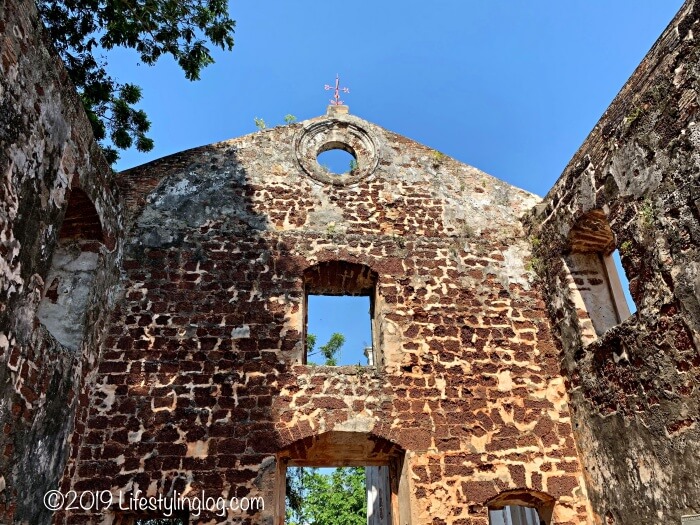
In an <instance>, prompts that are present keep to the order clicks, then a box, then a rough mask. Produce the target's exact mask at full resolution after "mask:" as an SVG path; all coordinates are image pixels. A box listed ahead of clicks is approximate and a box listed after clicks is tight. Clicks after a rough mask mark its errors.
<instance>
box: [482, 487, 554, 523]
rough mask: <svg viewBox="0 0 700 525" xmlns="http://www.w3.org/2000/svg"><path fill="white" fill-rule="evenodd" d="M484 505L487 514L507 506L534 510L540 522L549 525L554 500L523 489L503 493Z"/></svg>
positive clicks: (539, 492) (545, 495)
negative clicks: (487, 511)
mask: <svg viewBox="0 0 700 525" xmlns="http://www.w3.org/2000/svg"><path fill="white" fill-rule="evenodd" d="M485 505H486V507H487V508H488V510H489V514H490V511H492V510H501V509H503V508H505V507H509V506H510V507H513V506H515V507H526V508H531V509H535V510H536V511H537V515H538V516H539V518H540V520H541V521H542V522H544V524H545V525H549V524H550V523H551V522H552V515H553V513H554V506H555V505H556V499H554V497H553V496H550V495H549V494H547V493H546V492H541V491H538V490H532V489H525V488H523V489H514V490H506V491H503V492H501V493H500V494H498V495H496V496H494V497H493V498H491V499H489V500H488V501H486V503H485ZM490 522H491V521H490V518H489V523H490Z"/></svg>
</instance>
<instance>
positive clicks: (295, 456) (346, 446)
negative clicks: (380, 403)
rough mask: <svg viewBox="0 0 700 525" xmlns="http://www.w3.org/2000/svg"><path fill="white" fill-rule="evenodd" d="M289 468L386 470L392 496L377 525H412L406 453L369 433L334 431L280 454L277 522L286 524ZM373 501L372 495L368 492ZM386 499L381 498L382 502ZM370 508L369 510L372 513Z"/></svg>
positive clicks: (277, 474)
mask: <svg viewBox="0 0 700 525" xmlns="http://www.w3.org/2000/svg"><path fill="white" fill-rule="evenodd" d="M289 467H320V468H334V467H366V468H374V467H379V468H381V467H386V469H385V470H384V471H383V472H384V473H385V474H383V475H386V477H387V479H386V482H385V486H386V487H388V490H389V491H390V494H389V495H388V497H386V498H384V499H385V501H388V506H389V508H388V511H389V512H388V513H387V515H386V516H384V519H383V520H373V521H372V524H373V525H398V524H399V523H400V524H401V525H411V523H412V516H411V501H410V500H411V497H412V494H411V492H410V479H409V478H410V475H409V467H408V459H407V454H406V451H405V450H404V449H403V448H401V447H400V446H398V445H396V444H395V443H392V442H390V441H387V440H385V439H383V438H380V437H378V436H376V435H372V434H370V433H367V432H344V431H330V432H325V433H323V434H316V435H312V436H309V437H307V438H304V439H300V440H298V441H296V442H294V443H292V444H291V445H289V446H288V447H286V448H285V449H283V450H281V451H280V452H278V453H277V455H276V469H275V470H276V483H275V485H274V486H275V501H274V509H275V511H274V514H275V518H274V523H276V524H278V525H284V524H285V523H286V485H287V469H288V468H289ZM367 498H368V502H369V493H367ZM380 499H382V498H377V500H376V501H379V500H380ZM369 512H370V509H369V508H368V513H369Z"/></svg>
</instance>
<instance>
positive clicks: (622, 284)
mask: <svg viewBox="0 0 700 525" xmlns="http://www.w3.org/2000/svg"><path fill="white" fill-rule="evenodd" d="M612 260H613V264H614V267H615V270H616V272H615V273H616V275H615V276H614V277H613V276H611V277H610V285H611V287H613V288H614V287H615V286H619V288H620V290H621V291H622V297H616V302H617V303H623V302H624V304H625V305H626V306H627V309H625V308H624V307H623V308H619V307H618V310H620V311H621V314H620V317H621V319H620V321H624V320H625V319H626V318H627V317H629V316H630V315H632V314H634V313H635V312H636V311H637V305H636V304H634V299H632V294H631V293H630V282H629V279H627V274H626V273H625V269H624V267H623V266H622V260H621V259H620V250H617V249H616V250H615V251H613V252H612ZM608 272H609V273H610V270H609V271H608ZM616 281H617V282H616ZM615 292H616V291H615V290H613V295H615ZM618 295H619V293H618Z"/></svg>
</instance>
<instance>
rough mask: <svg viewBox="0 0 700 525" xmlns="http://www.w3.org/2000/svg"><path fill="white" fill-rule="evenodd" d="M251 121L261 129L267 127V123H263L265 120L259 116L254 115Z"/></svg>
mask: <svg viewBox="0 0 700 525" xmlns="http://www.w3.org/2000/svg"><path fill="white" fill-rule="evenodd" d="M253 122H255V127H256V128H258V129H259V130H261V131H262V130H263V129H265V128H266V127H267V124H265V121H264V120H263V119H261V118H260V117H255V118H254V119H253Z"/></svg>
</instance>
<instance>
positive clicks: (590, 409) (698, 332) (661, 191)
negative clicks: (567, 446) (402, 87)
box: [530, 1, 700, 525]
mask: <svg viewBox="0 0 700 525" xmlns="http://www.w3.org/2000/svg"><path fill="white" fill-rule="evenodd" d="M699 21H700V3H698V2H696V1H688V2H686V4H685V5H684V6H683V8H682V9H681V11H680V12H679V13H678V15H677V16H676V18H675V19H674V20H673V22H672V23H671V24H670V26H669V27H668V28H667V30H666V31H665V32H664V33H663V35H662V36H661V37H660V39H659V40H658V41H657V43H656V44H655V45H654V47H653V48H652V49H651V51H650V52H649V54H648V55H647V57H646V58H645V59H644V60H643V61H642V63H641V64H640V66H639V67H638V69H637V70H636V71H635V73H634V75H633V76H632V77H631V78H630V80H629V81H628V82H627V84H626V85H625V86H624V88H623V89H622V91H621V92H620V94H619V95H618V96H617V98H616V99H615V100H614V101H613V103H612V104H611V106H610V107H609V108H608V110H607V111H606V113H605V114H604V115H603V117H602V118H601V120H600V121H599V122H598V124H597V125H596V127H595V128H594V130H593V131H592V132H591V134H590V135H589V137H588V138H587V139H586V141H585V142H584V144H583V145H582V147H581V148H580V149H579V151H578V152H577V153H576V154H575V156H574V158H573V159H572V160H571V162H570V163H569V165H568V166H567V168H566V170H565V171H564V173H563V174H562V176H561V178H560V179H559V180H558V182H557V183H556V184H555V186H554V187H553V189H552V190H551V191H550V192H549V194H548V195H547V197H546V198H545V199H544V201H543V203H542V204H540V205H538V206H537V207H536V209H535V211H534V212H533V213H532V215H531V217H530V233H531V235H532V240H533V242H534V245H535V247H536V249H535V255H536V257H535V262H536V266H538V267H539V270H540V274H541V276H542V280H543V285H544V287H545V290H546V297H547V303H548V305H549V311H550V315H551V317H552V320H553V326H554V327H555V333H556V334H557V339H558V343H559V344H560V345H561V347H562V349H563V354H564V360H563V365H564V369H565V371H566V373H567V389H568V392H569V396H570V398H571V405H572V411H573V416H572V417H573V420H574V428H575V431H576V435H577V441H578V444H579V447H580V450H581V457H582V458H583V461H584V466H585V470H586V478H587V485H588V490H589V496H590V499H591V503H592V506H593V508H594V510H595V511H596V515H597V518H596V519H597V521H596V522H597V523H606V524H617V525H622V524H630V525H631V524H645V525H656V524H660V523H680V519H681V516H682V515H687V514H700V507H699V506H698V501H700V485H699V484H698V482H697V476H696V473H697V472H698V471H699V470H700V427H699V426H698V413H699V408H700V407H699V401H700V391H699V390H698V378H699V377H700V356H699V354H698V350H699V344H700V302H699V301H700V299H699V298H700V248H699V247H700V224H699V223H700V200H699V199H700V191H699V190H700V177H699V175H698V173H699V172H700V162H699V161H700V156H699V146H700V129H698V122H697V119H698V93H699V92H700V84H699V80H700V77H699V75H700V66H699V64H700V47H699V46H698V40H697V39H698V34H700V23H699ZM606 222H607V223H608V224H609V227H610V229H611V232H612V234H613V235H612V236H609V238H606V237H605V233H604V231H603V230H605V229H606V228H607V226H606V225H605V223H606ZM581 232H583V233H581ZM601 239H603V241H604V242H610V243H611V244H610V245H609V246H606V247H602V246H598V247H597V248H595V247H594V248H591V247H590V245H595V244H596V243H599V241H600V240H601ZM586 243H588V244H589V250H590V251H592V252H596V251H598V252H600V253H599V254H602V255H605V253H604V252H609V251H610V249H612V248H614V247H616V248H618V249H619V252H620V254H621V259H622V264H623V266H624V268H625V271H626V274H627V276H628V278H629V280H630V289H631V292H632V295H633V297H634V302H635V303H636V306H637V313H635V314H634V315H632V316H631V317H630V318H628V319H626V320H624V321H623V322H621V323H619V324H617V325H616V326H614V327H612V328H610V329H608V330H607V331H604V333H602V334H600V336H598V337H596V336H595V335H593V336H591V333H590V330H588V329H587V324H588V322H589V317H590V316H591V315H593V316H595V315H597V314H596V313H594V312H586V311H585V309H583V308H582V305H581V303H579V304H578V305H577V304H576V302H575V301H574V299H573V297H572V295H571V294H570V290H571V289H572V287H579V288H582V287H585V286H588V284H591V283H590V282H588V283H586V282H584V279H585V278H587V279H588V280H589V281H590V280H591V278H592V279H593V284H598V283H600V279H599V276H597V275H593V274H590V272H589V274H588V275H587V276H586V275H585V274H584V273H582V272H579V273H578V274H577V275H572V274H570V273H569V271H568V270H567V263H565V259H566V260H568V261H569V263H568V264H570V263H571V261H572V260H573V259H572V258H571V257H570V256H569V255H568V253H569V252H570V251H571V250H572V249H573V250H574V251H582V250H583V251H585V250H586V246H585V245H586ZM577 244H582V245H579V246H577ZM567 257H569V258H568V259H567Z"/></svg>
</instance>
